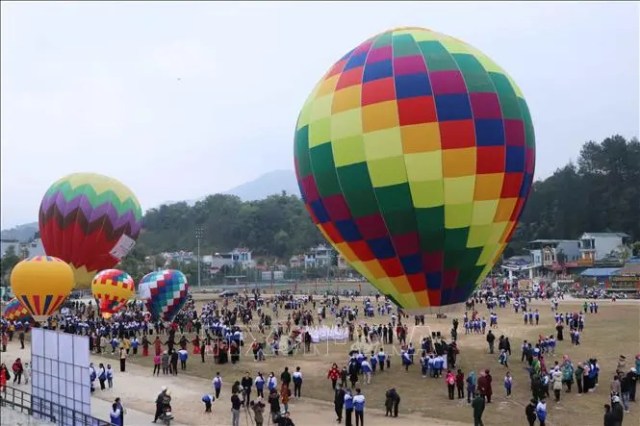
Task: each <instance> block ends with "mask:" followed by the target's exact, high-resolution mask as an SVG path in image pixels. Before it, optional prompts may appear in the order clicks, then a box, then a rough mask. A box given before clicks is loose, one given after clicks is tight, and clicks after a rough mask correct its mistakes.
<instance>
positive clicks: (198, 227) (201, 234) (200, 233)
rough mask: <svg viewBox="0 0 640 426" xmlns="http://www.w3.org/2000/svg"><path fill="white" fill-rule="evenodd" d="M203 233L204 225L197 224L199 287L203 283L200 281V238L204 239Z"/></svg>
mask: <svg viewBox="0 0 640 426" xmlns="http://www.w3.org/2000/svg"><path fill="white" fill-rule="evenodd" d="M203 235H204V228H203V227H202V225H197V226H196V241H198V253H197V256H198V258H197V259H196V263H197V266H198V288H200V286H201V285H202V283H201V281H200V240H201V239H202V236H203Z"/></svg>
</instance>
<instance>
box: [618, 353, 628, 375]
mask: <svg viewBox="0 0 640 426" xmlns="http://www.w3.org/2000/svg"><path fill="white" fill-rule="evenodd" d="M624 371H627V357H626V356H624V355H620V357H619V358H618V366H617V367H616V372H617V373H621V372H624Z"/></svg>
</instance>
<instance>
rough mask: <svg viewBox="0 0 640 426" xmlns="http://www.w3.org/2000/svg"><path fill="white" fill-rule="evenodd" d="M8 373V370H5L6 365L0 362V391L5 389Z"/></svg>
mask: <svg viewBox="0 0 640 426" xmlns="http://www.w3.org/2000/svg"><path fill="white" fill-rule="evenodd" d="M8 373H9V370H7V366H6V365H4V363H2V364H0V392H6V391H7V380H8V379H9V376H8Z"/></svg>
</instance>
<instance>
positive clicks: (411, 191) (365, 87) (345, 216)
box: [294, 28, 535, 313]
mask: <svg viewBox="0 0 640 426" xmlns="http://www.w3.org/2000/svg"><path fill="white" fill-rule="evenodd" d="M294 156H295V167H296V174H297V178H298V183H299V186H300V191H301V192H302V197H303V199H304V201H305V204H306V207H307V210H308V211H309V213H310V215H311V217H312V219H313V221H314V222H315V223H316V225H317V226H318V228H320V231H321V232H322V233H323V234H324V236H325V237H326V238H327V240H328V241H330V242H331V243H332V244H333V246H334V247H335V248H336V250H337V251H338V252H340V253H341V254H342V255H343V256H344V257H345V258H346V259H347V260H348V261H349V262H350V264H351V265H352V266H353V267H354V268H355V269H356V270H357V271H358V272H360V273H361V274H362V275H363V276H365V277H366V278H367V279H368V280H369V281H370V282H371V283H372V284H373V285H374V286H375V287H376V288H378V289H379V290H380V291H381V292H382V293H383V294H385V295H387V296H389V297H390V298H391V299H392V300H393V301H394V302H395V303H396V304H397V305H399V306H401V307H403V308H405V309H406V311H408V312H415V313H420V312H428V311H431V310H434V311H438V310H440V309H441V308H442V307H444V306H447V305H454V304H458V303H462V302H464V301H465V300H466V299H467V298H468V297H469V295H470V294H471V293H472V292H473V291H474V289H475V287H476V285H477V283H478V282H479V281H480V280H482V279H483V277H485V276H486V274H487V273H488V272H489V271H490V270H491V268H492V267H493V264H494V262H495V260H496V259H497V258H498V257H499V256H500V254H501V253H502V251H503V250H504V248H505V246H506V244H507V242H508V241H509V239H510V237H511V234H512V233H513V230H514V229H515V227H516V223H517V221H518V218H519V216H520V213H521V212H522V209H523V207H524V204H525V200H526V198H527V195H528V193H529V188H530V186H531V181H532V178H533V173H534V159H535V143H534V132H533V125H532V121H531V117H530V115H529V109H528V107H527V103H526V102H525V100H524V97H523V95H522V92H521V91H520V89H519V88H518V86H516V84H515V83H514V81H513V80H512V79H511V77H509V75H508V74H507V73H506V72H505V71H504V70H503V69H502V68H500V67H499V66H498V65H496V64H495V63H494V62H493V61H492V60H491V59H489V58H488V57H487V56H486V55H484V54H483V53H482V52H480V51H478V50H477V49H475V48H473V47H471V46H469V45H468V44H466V43H464V42H462V41H460V40H458V39H455V38H453V37H449V36H446V35H443V34H439V33H437V32H433V31H429V30H426V29H421V28H401V29H396V30H392V31H387V32H384V33H382V34H379V35H376V36H374V37H372V38H370V39H368V40H366V41H365V42H363V43H362V44H360V45H359V46H357V47H356V48H355V49H353V50H351V51H349V52H348V53H347V54H346V55H344V56H343V57H342V58H340V59H339V60H338V62H336V63H335V64H334V65H333V66H332V67H331V68H330V69H329V71H328V72H327V73H326V74H325V75H324V77H322V79H321V80H320V82H319V83H318V84H317V86H316V87H315V88H314V89H313V91H312V92H311V95H310V96H309V98H308V99H307V101H306V103H305V104H304V106H303V108H302V111H301V113H300V115H299V117H298V122H297V127H296V133H295V148H294Z"/></svg>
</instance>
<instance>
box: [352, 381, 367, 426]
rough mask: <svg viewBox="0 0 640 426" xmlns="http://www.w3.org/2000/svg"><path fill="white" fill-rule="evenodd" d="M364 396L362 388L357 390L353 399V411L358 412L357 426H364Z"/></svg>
mask: <svg viewBox="0 0 640 426" xmlns="http://www.w3.org/2000/svg"><path fill="white" fill-rule="evenodd" d="M364 404H365V398H364V395H362V393H361V392H360V388H356V395H355V396H354V397H353V409H354V411H355V412H356V426H364Z"/></svg>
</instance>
